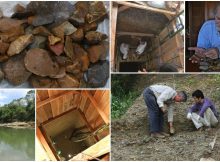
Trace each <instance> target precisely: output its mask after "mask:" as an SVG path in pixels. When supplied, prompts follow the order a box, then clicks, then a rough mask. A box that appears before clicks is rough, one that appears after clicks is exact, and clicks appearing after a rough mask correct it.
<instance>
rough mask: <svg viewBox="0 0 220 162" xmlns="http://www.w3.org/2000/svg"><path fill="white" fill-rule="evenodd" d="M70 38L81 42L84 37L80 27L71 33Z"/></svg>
mask: <svg viewBox="0 0 220 162" xmlns="http://www.w3.org/2000/svg"><path fill="white" fill-rule="evenodd" d="M71 38H72V40H73V41H74V42H81V41H82V40H83V38H84V32H83V29H82V28H79V29H77V31H75V32H74V33H73V34H72V35H71Z"/></svg>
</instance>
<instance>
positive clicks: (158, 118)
mask: <svg viewBox="0 0 220 162" xmlns="http://www.w3.org/2000/svg"><path fill="white" fill-rule="evenodd" d="M143 96H144V101H145V103H146V105H147V108H148V118H149V123H150V132H151V133H154V132H162V131H163V124H164V117H163V112H162V110H161V109H160V108H159V106H158V104H157V99H156V97H155V95H154V93H153V91H152V90H151V89H150V88H146V89H145V90H144V93H143Z"/></svg>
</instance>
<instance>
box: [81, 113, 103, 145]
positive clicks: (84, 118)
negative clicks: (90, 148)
mask: <svg viewBox="0 0 220 162" xmlns="http://www.w3.org/2000/svg"><path fill="white" fill-rule="evenodd" d="M78 111H79V113H80V115H81V117H82V118H83V120H84V121H85V123H86V125H87V127H88V128H89V130H90V131H91V132H94V129H93V128H92V126H91V125H90V124H89V122H88V120H87V119H86V116H85V114H84V113H83V112H82V111H81V110H80V109H78ZM94 137H95V139H96V141H99V138H98V136H97V135H95V136H94Z"/></svg>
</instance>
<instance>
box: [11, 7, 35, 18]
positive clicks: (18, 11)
mask: <svg viewBox="0 0 220 162" xmlns="http://www.w3.org/2000/svg"><path fill="white" fill-rule="evenodd" d="M32 15H34V13H33V12H31V11H26V9H25V7H24V6H22V5H20V4H17V5H16V6H15V7H14V14H13V15H12V16H11V18H16V19H24V18H27V17H29V16H32Z"/></svg>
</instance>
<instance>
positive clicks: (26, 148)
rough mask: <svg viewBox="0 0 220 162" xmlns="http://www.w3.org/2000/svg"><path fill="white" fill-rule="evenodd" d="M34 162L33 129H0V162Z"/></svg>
mask: <svg viewBox="0 0 220 162" xmlns="http://www.w3.org/2000/svg"><path fill="white" fill-rule="evenodd" d="M12 160H16V161H34V160H35V131H34V129H15V128H6V127H0V161H12Z"/></svg>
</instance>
